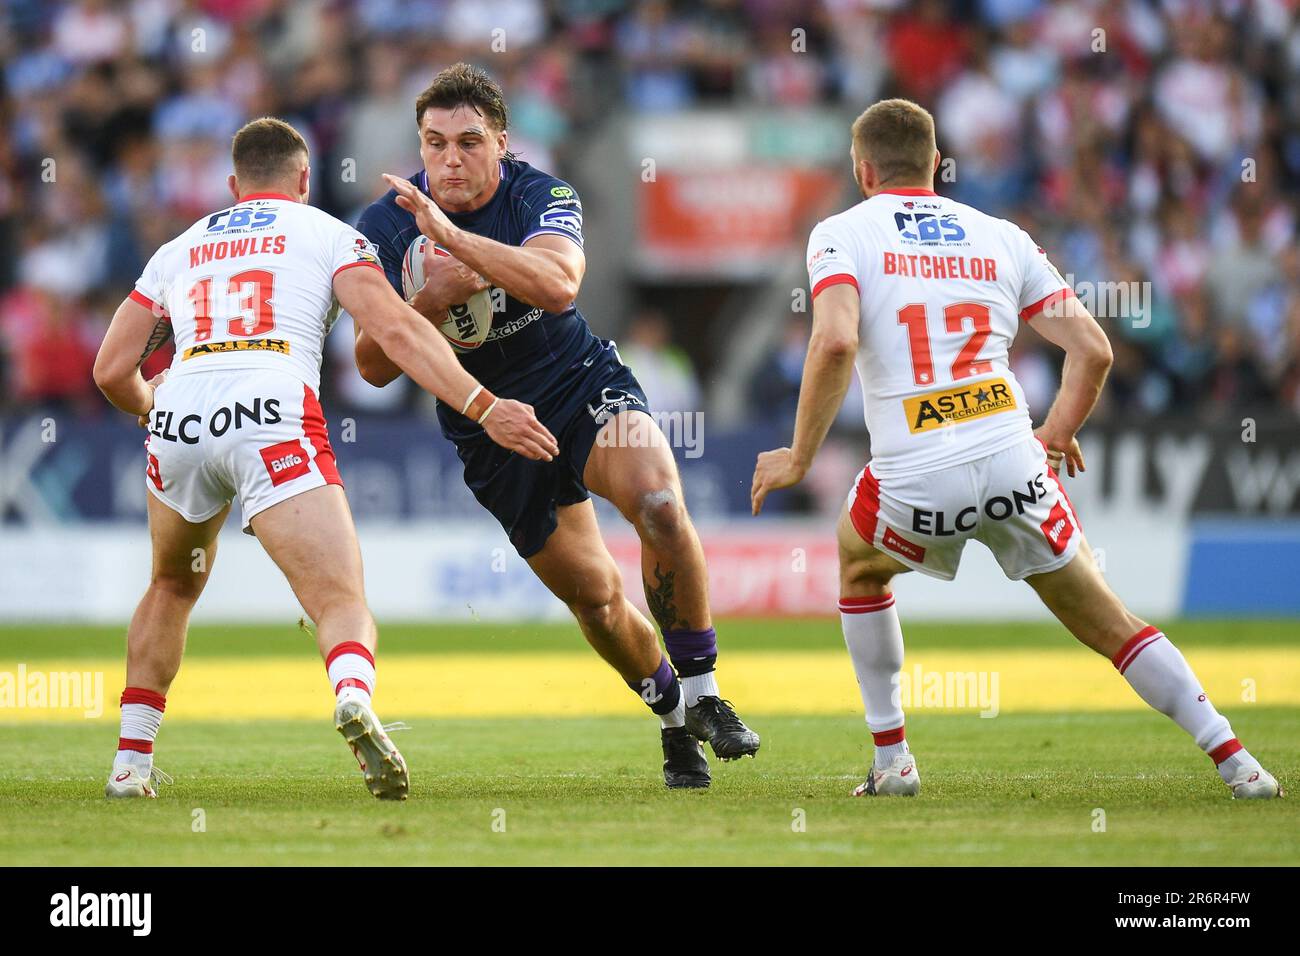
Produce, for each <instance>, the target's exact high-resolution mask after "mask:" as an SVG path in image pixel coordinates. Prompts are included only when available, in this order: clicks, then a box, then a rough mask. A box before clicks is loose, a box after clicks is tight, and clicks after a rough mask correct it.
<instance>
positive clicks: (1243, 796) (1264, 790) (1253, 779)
mask: <svg viewBox="0 0 1300 956" xmlns="http://www.w3.org/2000/svg"><path fill="white" fill-rule="evenodd" d="M1228 786H1229V787H1230V788H1231V789H1232V799H1234V800H1271V799H1273V798H1274V797H1281V796H1284V793H1283V792H1282V788H1281V787H1280V786H1279V785H1278V782H1277V779H1276V778H1275V777H1274V776H1273V775H1272V774H1271V773H1269V772H1268V771H1267V770H1265V769H1264V768H1263V767H1242V768H1241V769H1240V770H1238V771H1237V775H1236V776H1235V777H1233V778H1232V779H1231V780H1230V781H1228Z"/></svg>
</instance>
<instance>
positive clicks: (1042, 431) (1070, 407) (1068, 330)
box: [1028, 296, 1114, 477]
mask: <svg viewBox="0 0 1300 956" xmlns="http://www.w3.org/2000/svg"><path fill="white" fill-rule="evenodd" d="M1028 321H1029V324H1030V325H1031V326H1032V327H1033V329H1034V331H1036V332H1037V333H1038V334H1039V335H1041V336H1042V337H1043V338H1045V339H1047V341H1049V342H1051V343H1052V344H1053V345H1058V346H1060V347H1061V348H1062V349H1064V350H1065V368H1064V370H1063V371H1062V373H1061V388H1060V390H1059V391H1058V392H1057V393H1056V401H1054V402H1053V403H1052V408H1051V410H1050V411H1049V412H1048V413H1047V418H1046V419H1044V421H1043V424H1042V425H1040V426H1039V427H1038V428H1037V429H1036V431H1035V434H1037V435H1038V437H1039V439H1040V440H1041V441H1042V442H1043V444H1044V445H1045V446H1046V447H1047V453H1048V460H1049V461H1051V463H1052V465H1053V467H1056V468H1059V467H1060V465H1061V461H1062V459H1064V461H1065V466H1066V469H1067V470H1068V474H1069V475H1070V477H1074V474H1075V471H1076V469H1077V470H1078V471H1084V470H1085V468H1084V463H1083V453H1082V452H1081V451H1080V449H1079V442H1078V439H1077V438H1076V437H1075V436H1077V435H1078V433H1079V429H1080V428H1082V427H1083V423H1084V422H1085V421H1087V419H1088V416H1089V415H1090V414H1092V409H1093V407H1094V406H1095V405H1096V404H1097V399H1098V398H1099V397H1100V395H1101V388H1102V385H1104V384H1105V382H1106V374H1107V373H1108V372H1109V371H1110V366H1111V363H1112V362H1113V361H1114V355H1113V353H1112V352H1111V348H1110V342H1109V341H1108V340H1107V339H1106V333H1105V332H1103V331H1102V328H1101V326H1100V325H1098V324H1097V320H1096V319H1094V318H1093V317H1092V313H1091V312H1089V311H1088V310H1087V309H1086V308H1085V307H1084V305H1083V303H1081V302H1080V301H1079V300H1078V299H1077V298H1075V297H1074V296H1068V297H1066V298H1065V299H1062V300H1060V301H1058V302H1054V303H1052V304H1051V305H1049V306H1047V307H1046V308H1045V309H1043V310H1042V311H1041V312H1039V313H1038V314H1037V315H1034V316H1030V317H1029V319H1028Z"/></svg>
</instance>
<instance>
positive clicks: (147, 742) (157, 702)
mask: <svg viewBox="0 0 1300 956" xmlns="http://www.w3.org/2000/svg"><path fill="white" fill-rule="evenodd" d="M121 703H122V729H121V732H120V733H119V735H118V741H117V755H116V756H115V757H114V758H113V769H114V770H125V769H126V768H128V767H134V768H136V770H138V771H139V772H140V774H141V775H142V776H145V777H147V776H149V772H150V771H151V770H152V769H153V742H154V740H156V739H157V737H158V728H160V727H161V726H162V719H163V711H164V710H166V709H167V698H166V697H165V696H163V695H162V694H160V693H158V692H157V691H154V690H146V689H145V688H143V687H128V688H126V689H125V690H123V691H122V702H121Z"/></svg>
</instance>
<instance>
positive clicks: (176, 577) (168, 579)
mask: <svg viewBox="0 0 1300 956" xmlns="http://www.w3.org/2000/svg"><path fill="white" fill-rule="evenodd" d="M206 582H207V575H206V574H203V573H202V572H198V571H191V570H189V569H188V568H187V569H185V570H183V571H157V570H156V571H154V573H153V577H152V578H151V579H150V581H149V587H150V589H152V590H153V591H154V592H155V593H157V594H161V595H163V596H165V597H168V598H171V599H173V600H176V601H188V602H189V603H191V604H193V603H194V602H195V601H197V600H198V599H199V595H200V594H202V593H203V585H204V584H205V583H206Z"/></svg>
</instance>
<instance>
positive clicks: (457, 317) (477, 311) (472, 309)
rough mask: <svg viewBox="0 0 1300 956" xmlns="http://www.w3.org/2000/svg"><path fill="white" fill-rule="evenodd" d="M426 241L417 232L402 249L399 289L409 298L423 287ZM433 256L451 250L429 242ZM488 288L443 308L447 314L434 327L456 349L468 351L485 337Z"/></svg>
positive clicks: (489, 320)
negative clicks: (404, 249) (404, 248)
mask: <svg viewBox="0 0 1300 956" xmlns="http://www.w3.org/2000/svg"><path fill="white" fill-rule="evenodd" d="M428 245H429V237H428V236H417V237H416V238H415V241H414V242H412V243H411V244H410V245H409V246H408V247H407V249H406V255H405V256H404V257H403V258H402V292H403V294H404V295H405V296H406V301H407V302H410V301H411V300H412V299H414V298H415V294H416V293H417V292H419V291H420V290H421V289H422V288H424V251H425V248H426V247H427V246H428ZM433 254H434V255H435V256H450V255H451V253H450V252H448V251H447V250H446V249H444V248H443V247H442V246H440V245H438V244H437V243H436V242H435V243H434V244H433ZM490 292H491V290H490V289H484V290H483V291H481V292H475V293H474V294H473V295H472V296H470V297H469V301H468V302H463V303H461V304H460V305H453V306H452V307H451V308H450V309H448V310H447V317H446V318H445V319H443V320H442V322H440V323H438V331H439V332H441V333H442V334H443V337H444V338H446V340H447V341H448V342H450V343H451V347H452V348H454V349H455V350H456V351H457V352H472V351H474V350H475V349H476V348H478V347H479V346H480V345H482V344H483V343H484V342H485V341H486V340H487V336H488V333H489V332H490V331H492V296H491V295H490V294H489V293H490Z"/></svg>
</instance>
